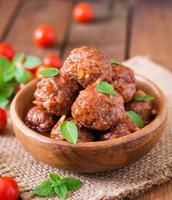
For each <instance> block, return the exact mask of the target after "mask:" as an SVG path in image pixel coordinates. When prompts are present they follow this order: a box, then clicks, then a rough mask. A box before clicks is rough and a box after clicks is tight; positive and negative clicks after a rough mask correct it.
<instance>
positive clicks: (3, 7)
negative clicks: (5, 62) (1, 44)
mask: <svg viewBox="0 0 172 200" xmlns="http://www.w3.org/2000/svg"><path fill="white" fill-rule="evenodd" d="M19 7H20V1H19V0H13V1H9V0H7V1H4V0H0V14H1V17H0V40H1V41H2V40H4V38H5V35H6V33H7V32H8V31H9V29H10V27H9V26H10V25H11V23H12V21H13V19H14V18H15V17H16V14H17V11H18V10H19V9H20V8H19Z"/></svg>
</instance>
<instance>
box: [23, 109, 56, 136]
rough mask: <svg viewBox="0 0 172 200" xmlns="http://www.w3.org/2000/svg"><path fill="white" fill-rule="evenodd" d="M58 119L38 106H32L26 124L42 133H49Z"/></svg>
mask: <svg viewBox="0 0 172 200" xmlns="http://www.w3.org/2000/svg"><path fill="white" fill-rule="evenodd" d="M56 121H57V117H56V116H54V115H52V114H50V113H48V112H47V111H46V110H43V109H42V108H38V107H37V106H34V107H33V108H31V109H30V110H29V111H28V113H27V115H26V118H25V124H26V125H27V126H28V127H30V128H31V129H34V130H37V131H39V132H41V133H49V132H50V131H51V129H52V127H53V126H54V124H55V123H56Z"/></svg>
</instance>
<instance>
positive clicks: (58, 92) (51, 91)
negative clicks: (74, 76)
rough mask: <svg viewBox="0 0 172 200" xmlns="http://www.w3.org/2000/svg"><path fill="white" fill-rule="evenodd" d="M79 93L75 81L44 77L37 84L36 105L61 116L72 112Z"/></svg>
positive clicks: (64, 78)
mask: <svg viewBox="0 0 172 200" xmlns="http://www.w3.org/2000/svg"><path fill="white" fill-rule="evenodd" d="M78 92H79V86H78V84H77V82H76V81H75V80H71V79H69V78H68V77H65V76H61V75H60V76H55V77H43V78H42V79H41V80H40V81H39V82H38V83H37V87H36V91H35V94H34V96H35V101H34V104H36V105H37V106H38V107H40V108H44V109H46V110H47V111H48V112H50V113H53V114H55V115H57V116H61V115H63V114H67V113H69V112H70V109H71V106H72V103H73V102H74V100H75V98H76V96H77V95H78Z"/></svg>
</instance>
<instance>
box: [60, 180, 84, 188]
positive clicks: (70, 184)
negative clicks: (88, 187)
mask: <svg viewBox="0 0 172 200" xmlns="http://www.w3.org/2000/svg"><path fill="white" fill-rule="evenodd" d="M62 183H64V184H65V185H66V187H67V190H79V189H80V188H81V186H82V182H81V181H80V180H79V179H76V178H63V179H62Z"/></svg>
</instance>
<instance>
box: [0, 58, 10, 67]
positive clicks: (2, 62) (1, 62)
mask: <svg viewBox="0 0 172 200" xmlns="http://www.w3.org/2000/svg"><path fill="white" fill-rule="evenodd" d="M10 65H11V63H10V61H9V60H8V59H6V58H4V57H3V56H0V68H2V69H5V68H8V67H9V66H10Z"/></svg>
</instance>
